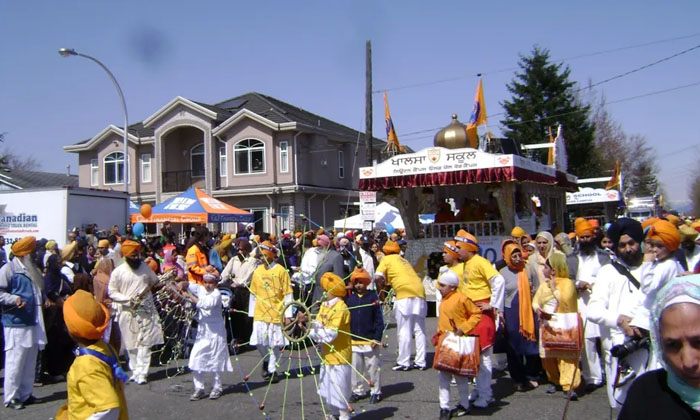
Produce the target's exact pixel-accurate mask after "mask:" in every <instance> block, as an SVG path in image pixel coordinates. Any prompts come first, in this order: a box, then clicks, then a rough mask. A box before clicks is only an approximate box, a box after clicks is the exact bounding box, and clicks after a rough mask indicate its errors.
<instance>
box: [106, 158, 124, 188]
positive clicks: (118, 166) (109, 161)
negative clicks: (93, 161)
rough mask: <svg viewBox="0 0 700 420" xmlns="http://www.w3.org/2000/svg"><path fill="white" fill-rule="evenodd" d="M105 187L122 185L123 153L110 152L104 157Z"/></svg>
mask: <svg viewBox="0 0 700 420" xmlns="http://www.w3.org/2000/svg"><path fill="white" fill-rule="evenodd" d="M104 163H105V164H104V168H105V169H104V171H105V175H104V177H105V179H104V181H105V185H114V184H123V183H124V153H122V152H112V153H110V154H108V155H107V156H105V161H104Z"/></svg>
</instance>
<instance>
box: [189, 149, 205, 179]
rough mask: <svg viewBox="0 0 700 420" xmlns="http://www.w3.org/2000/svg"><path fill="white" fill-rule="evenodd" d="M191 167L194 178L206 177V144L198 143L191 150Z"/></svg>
mask: <svg viewBox="0 0 700 420" xmlns="http://www.w3.org/2000/svg"><path fill="white" fill-rule="evenodd" d="M190 168H191V169H192V178H203V177H204V144H198V145H196V146H194V147H193V148H192V150H190Z"/></svg>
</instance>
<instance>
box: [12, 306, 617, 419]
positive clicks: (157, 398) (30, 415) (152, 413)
mask: <svg viewBox="0 0 700 420" xmlns="http://www.w3.org/2000/svg"><path fill="white" fill-rule="evenodd" d="M435 326H436V319H435V318H428V320H427V330H428V335H429V336H430V335H432V332H433V331H435ZM387 335H388V342H389V347H388V348H387V349H386V350H385V352H384V354H383V356H382V359H383V364H382V366H383V367H384V370H383V371H382V383H383V394H384V400H383V401H382V402H380V403H379V404H376V405H369V404H368V402H367V400H363V401H360V402H359V403H357V404H355V405H354V408H355V413H354V417H353V418H354V419H356V420H379V419H388V418H396V419H433V418H437V417H438V411H439V406H438V402H437V393H438V390H437V375H436V372H435V371H434V370H432V369H430V370H427V371H424V372H420V371H411V372H393V371H392V370H391V369H390V367H391V366H392V365H393V362H394V358H395V353H394V351H395V349H396V330H395V329H394V328H390V329H388V330H387ZM428 347H429V352H430V353H429V354H428V356H429V358H432V347H431V346H430V344H428ZM309 353H310V354H309V356H307V355H306V352H305V351H303V350H302V351H301V352H298V351H294V352H292V357H289V353H287V354H285V355H284V356H283V357H282V361H281V366H282V367H283V370H288V371H290V372H291V375H290V377H289V379H288V380H282V381H281V382H280V383H278V384H273V385H270V386H268V384H267V383H266V382H264V381H263V380H262V378H261V377H260V368H259V367H258V368H257V369H255V367H256V364H257V363H258V362H259V360H260V356H259V354H258V352H257V351H247V352H245V353H242V354H240V355H238V356H237V357H238V363H234V368H235V369H236V372H234V373H226V374H224V387H225V390H224V396H223V397H221V399H219V400H216V401H210V400H208V399H205V400H201V401H197V402H190V401H189V395H190V394H191V393H192V391H193V387H192V377H191V374H189V373H187V374H180V375H177V376H173V374H174V373H175V371H176V370H175V369H174V368H173V367H169V368H167V369H166V368H163V367H159V368H152V370H151V371H152V374H151V376H150V379H151V381H150V382H149V383H148V384H147V385H135V384H133V383H129V384H128V385H127V386H126V397H127V400H128V404H129V413H130V417H131V418H132V419H160V418H168V419H196V418H197V417H200V418H201V417H204V416H206V419H207V420H212V419H237V418H238V419H246V420H247V419H251V420H252V419H261V420H265V419H266V418H269V419H282V418H285V419H290V420H296V419H302V418H304V419H322V418H323V411H322V408H321V404H320V402H319V398H318V396H317V394H316V393H315V391H316V387H315V383H314V381H315V380H316V379H317V376H316V375H311V374H310V371H309V368H308V365H309V363H308V360H309V357H311V361H312V363H313V364H314V365H317V363H318V357H317V356H314V355H312V353H314V351H313V350H310V351H309ZM232 357H234V356H232ZM181 362H185V361H181ZM299 365H301V366H302V370H301V371H302V372H303V377H298V376H297V374H298V372H299V369H298V366H299ZM287 366H289V368H287ZM295 366H296V369H295V368H294V367H295ZM239 368H240V371H239ZM254 369H255V370H254ZM253 370H254V371H253ZM251 371H253V373H252V374H251V376H250V380H249V381H248V382H247V383H246V382H244V381H243V380H242V378H243V376H244V375H246V374H248V373H249V372H251ZM241 372H242V374H241ZM0 376H2V375H1V372H0ZM300 384H301V386H300ZM544 388H545V387H544V386H541V387H540V388H538V389H534V390H531V391H528V392H515V390H514V388H513V383H512V381H511V380H510V378H509V377H508V375H507V373H503V372H496V373H495V374H494V393H495V397H496V399H497V402H496V404H495V405H493V406H492V407H489V408H488V409H481V410H479V409H475V410H473V411H472V413H471V415H470V416H469V417H465V418H470V417H473V418H491V419H518V420H528V419H533V420H535V419H537V420H548V419H552V420H556V419H561V418H562V413H563V410H564V405H565V403H566V400H565V399H564V396H563V394H562V393H561V392H560V393H558V394H555V395H548V394H546V393H545V391H544ZM302 392H303V397H302ZM456 393H457V390H456V388H453V389H452V396H453V405H454V404H456ZM35 395H36V396H37V397H40V398H42V399H43V400H44V402H42V403H41V404H38V405H34V406H29V407H27V408H25V409H24V410H19V411H14V410H10V409H7V408H0V419H8V420H9V419H12V420H15V419H50V418H52V417H53V415H54V414H55V412H56V410H57V409H58V408H59V407H60V405H61V404H63V402H64V401H65V399H66V384H65V382H63V383H59V384H54V385H48V386H43V387H40V388H36V389H35ZM263 400H264V401H265V405H264V407H263V410H260V409H259V408H258V406H259V403H260V402H261V401H263ZM302 400H303V404H302V402H301V401H302ZM610 415H611V413H610V409H609V408H608V405H607V397H606V394H605V390H604V389H603V388H601V389H598V390H596V391H595V392H593V393H592V394H588V395H585V396H583V397H582V398H581V399H580V400H579V401H576V402H572V403H570V405H569V409H568V417H567V418H568V419H609V418H610ZM616 417H617V414H616V413H614V414H613V418H616Z"/></svg>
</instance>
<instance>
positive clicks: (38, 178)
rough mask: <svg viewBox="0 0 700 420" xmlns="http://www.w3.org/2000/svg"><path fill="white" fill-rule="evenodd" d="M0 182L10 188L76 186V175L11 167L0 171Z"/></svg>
mask: <svg viewBox="0 0 700 420" xmlns="http://www.w3.org/2000/svg"><path fill="white" fill-rule="evenodd" d="M0 183H2V184H5V185H7V186H8V187H10V188H12V189H27V188H45V187H64V186H65V187H77V186H78V175H66V174H57V173H53V172H38V171H24V170H20V169H12V170H7V171H4V170H3V171H0Z"/></svg>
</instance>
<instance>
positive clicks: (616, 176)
mask: <svg viewBox="0 0 700 420" xmlns="http://www.w3.org/2000/svg"><path fill="white" fill-rule="evenodd" d="M618 185H620V161H619V160H616V161H615V170H614V171H613V174H612V176H611V177H610V181H608V183H607V184H606V185H605V189H606V190H611V189H613V188H615V187H617V186H618Z"/></svg>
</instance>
